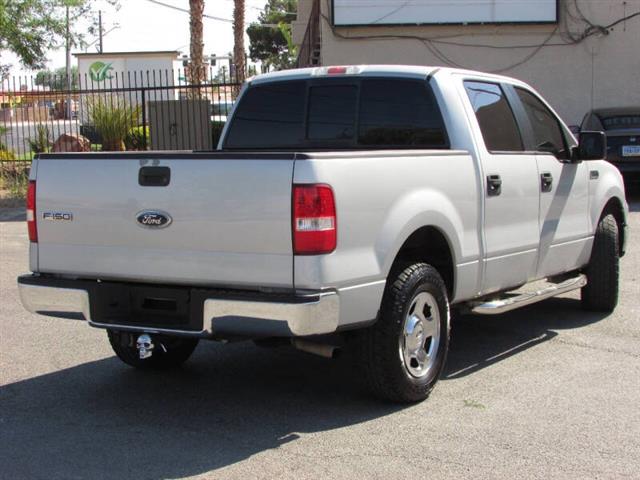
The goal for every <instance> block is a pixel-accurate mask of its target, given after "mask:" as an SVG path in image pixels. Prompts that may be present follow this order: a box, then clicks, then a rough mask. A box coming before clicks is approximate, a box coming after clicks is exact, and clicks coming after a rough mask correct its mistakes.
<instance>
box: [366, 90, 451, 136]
mask: <svg viewBox="0 0 640 480" xmlns="http://www.w3.org/2000/svg"><path fill="white" fill-rule="evenodd" d="M359 120H360V124H359V128H358V143H359V144H360V145H384V146H409V145H410V146H416V147H428V148H446V147H447V138H446V135H445V129H444V125H443V121H442V116H441V115H440V110H439V109H438V105H437V103H436V101H435V99H434V98H433V95H432V94H431V91H430V90H429V89H428V86H427V85H425V83H424V82H413V81H404V80H384V79H381V80H364V81H363V82H362V87H361V91H360V118H359Z"/></svg>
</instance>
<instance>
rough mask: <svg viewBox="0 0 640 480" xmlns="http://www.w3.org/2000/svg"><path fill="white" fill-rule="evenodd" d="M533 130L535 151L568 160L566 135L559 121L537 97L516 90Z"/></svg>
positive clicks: (521, 90) (525, 91)
mask: <svg viewBox="0 0 640 480" xmlns="http://www.w3.org/2000/svg"><path fill="white" fill-rule="evenodd" d="M516 92H517V93H518V96H519V97H520V100H521V101H522V105H523V106H524V110H525V112H526V113H527V117H528V118H529V122H530V123H531V128H532V129H533V142H534V149H535V150H536V151H537V152H549V153H553V154H554V155H555V156H556V157H558V158H566V157H567V150H566V147H565V142H564V135H562V129H561V128H560V124H559V123H558V119H557V118H556V117H555V115H554V114H553V113H551V111H550V110H549V109H548V108H547V107H546V106H545V104H544V103H542V102H541V101H540V100H539V99H538V98H537V97H536V96H535V95H533V94H532V93H531V92H528V91H527V90H523V89H521V88H516Z"/></svg>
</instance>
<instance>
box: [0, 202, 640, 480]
mask: <svg viewBox="0 0 640 480" xmlns="http://www.w3.org/2000/svg"><path fill="white" fill-rule="evenodd" d="M631 206H632V210H633V213H632V215H631V228H630V238H631V241H630V245H629V251H628V254H627V256H626V257H625V258H624V259H623V261H622V286H621V302H620V305H619V307H618V309H617V310H616V311H615V313H614V314H612V315H609V316H605V315H598V314H591V313H585V312H582V311H581V310H580V308H579V302H578V300H577V298H578V295H577V294H576V293H573V294H569V295H565V296H562V297H560V298H556V299H551V300H549V301H546V302H543V303H541V304H538V305H534V306H531V307H528V308H526V309H523V310H519V311H515V312H512V313H509V314H505V315H502V316H498V317H490V318H479V317H457V318H455V319H454V323H453V331H452V345H451V352H450V354H449V361H448V366H447V369H446V372H445V374H444V378H443V379H442V380H441V381H440V383H439V384H438V387H437V388H436V389H435V391H434V393H433V394H432V396H431V397H430V398H429V400H427V401H426V402H423V403H420V404H418V405H413V406H397V405H389V404H385V403H380V402H377V401H375V400H372V399H370V398H368V397H367V396H366V395H365V394H363V393H362V392H361V391H360V390H359V389H358V387H357V386H356V385H355V382H354V381H353V375H354V372H353V371H352V369H351V367H350V364H349V362H348V357H346V356H345V357H344V358H343V359H341V360H337V361H330V360H324V359H322V358H318V357H313V356H311V355H307V354H304V353H300V352H296V351H293V350H290V349H287V348H281V349H275V350H266V349H259V348H255V347H253V346H252V345H251V344H249V343H238V344H232V345H227V346H223V345H218V344H214V343H203V344H201V345H200V346H199V347H198V350H197V351H196V353H195V355H194V356H193V358H192V359H191V360H190V361H189V362H188V363H187V364H186V365H185V367H184V368H183V369H182V370H178V371H174V372H170V373H166V374H161V373H141V372H137V371H135V370H132V369H130V368H128V367H126V366H125V365H123V364H121V363H120V362H119V361H118V360H117V359H116V358H115V357H114V356H113V354H112V352H111V350H110V348H109V346H108V343H107V339H106V335H105V333H104V332H103V331H101V330H96V329H92V328H89V327H88V326H87V325H85V324H84V323H83V322H78V321H72V320H60V319H53V318H46V317H40V316H35V315H31V314H29V313H27V312H25V311H24V310H23V309H22V307H21V306H20V304H19V300H18V292H17V289H16V285H15V277H16V275H18V274H19V273H22V272H24V271H25V270H26V269H27V237H26V227H25V226H24V224H23V223H22V222H18V221H13V222H11V221H5V222H2V223H0V297H1V303H0V365H1V370H0V477H1V478H7V479H23V478H25V479H26V478H29V479H65V480H68V479H75V478H78V479H85V478H86V479H89V478H90V479H124V478H136V479H159V478H216V479H220V478H265V479H266V478H295V479H306V478H319V477H323V478H338V479H341V478H344V479H347V478H348V479H354V478H355V479H357V478H381V479H390V478H392V479H396V478H398V479H402V478H411V479H414V478H426V477H431V478H474V479H483V478H487V479H493V478H510V479H511V478H519V479H527V478H544V479H548V478H562V479H566V478H576V479H583V478H640V473H639V472H640V408H639V403H638V402H639V399H640V321H639V317H640V196H638V195H636V196H635V199H633V200H632V202H631ZM7 215H8V217H7V216H5V218H21V215H20V212H19V211H18V212H17V213H16V212H13V213H11V214H10V215H9V214H7Z"/></svg>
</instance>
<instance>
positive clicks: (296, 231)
mask: <svg viewBox="0 0 640 480" xmlns="http://www.w3.org/2000/svg"><path fill="white" fill-rule="evenodd" d="M336 229H337V224H336V204H335V201H334V197H333V190H332V189H331V187H330V186H329V185H294V186H293V252H294V254H296V255H320V254H324V253H331V252H333V251H334V250H335V249H336V238H337V235H336V231H337V230H336Z"/></svg>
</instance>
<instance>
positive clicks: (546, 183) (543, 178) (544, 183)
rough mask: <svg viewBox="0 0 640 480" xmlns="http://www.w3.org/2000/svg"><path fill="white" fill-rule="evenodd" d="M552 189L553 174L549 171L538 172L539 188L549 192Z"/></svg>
mask: <svg viewBox="0 0 640 480" xmlns="http://www.w3.org/2000/svg"><path fill="white" fill-rule="evenodd" d="M552 189H553V175H551V173H550V172H544V173H542V174H540V190H541V191H543V192H550V191H551V190H552Z"/></svg>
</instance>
